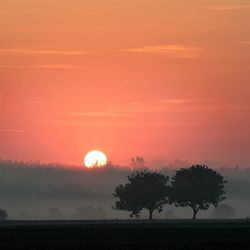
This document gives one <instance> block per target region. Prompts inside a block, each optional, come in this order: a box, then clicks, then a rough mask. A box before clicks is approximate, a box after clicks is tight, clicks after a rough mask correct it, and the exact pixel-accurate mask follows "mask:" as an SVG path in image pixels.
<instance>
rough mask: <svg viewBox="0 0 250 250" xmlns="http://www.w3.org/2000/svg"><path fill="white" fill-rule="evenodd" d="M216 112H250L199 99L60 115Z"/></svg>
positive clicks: (114, 107) (135, 104) (134, 103)
mask: <svg viewBox="0 0 250 250" xmlns="http://www.w3.org/2000/svg"><path fill="white" fill-rule="evenodd" d="M190 111H198V112H199V111H201V112H210V111H211V112H218V111H250V106H249V105H243V104H242V105H241V104H232V103H222V102H220V101H218V100H216V99H212V98H201V99H195V98H194V99H192V98H190V99H159V100H153V101H145V102H131V103H125V104H122V105H117V106H113V107H107V108H105V109H104V110H102V111H96V112H94V111H93V112H71V113H67V114H65V113H64V114H61V115H69V116H75V117H81V116H83V117H119V116H133V115H136V116H137V115H143V114H150V113H151V114H153V113H154V114H157V113H158V114H160V113H165V112H190Z"/></svg>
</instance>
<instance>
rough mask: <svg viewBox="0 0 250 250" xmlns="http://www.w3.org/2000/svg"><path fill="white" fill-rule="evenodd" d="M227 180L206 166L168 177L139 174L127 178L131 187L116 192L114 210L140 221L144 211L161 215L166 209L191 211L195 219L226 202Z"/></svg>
mask: <svg viewBox="0 0 250 250" xmlns="http://www.w3.org/2000/svg"><path fill="white" fill-rule="evenodd" d="M226 183H227V181H226V180H225V179H224V177H223V176H222V175H221V174H220V173H218V172H216V171H215V170H213V169H210V168H208V166H206V165H193V166H191V167H190V168H182V169H180V170H178V171H176V172H175V176H174V177H173V178H172V179H171V181H170V178H169V176H166V175H164V174H161V173H158V172H152V171H149V170H143V171H136V172H134V173H132V174H131V175H129V176H128V183H126V184H121V185H119V186H117V187H116V188H115V191H114V193H113V196H114V197H115V198H116V199H117V200H116V202H115V205H114V209H118V210H124V211H128V212H129V214H130V217H139V216H140V214H141V212H142V210H143V209H146V210H148V212H149V219H150V220H152V218H153V212H154V211H156V210H157V211H158V212H162V210H163V207H164V205H166V204H170V205H171V204H174V205H175V206H176V207H190V208H191V209H192V211H193V217H192V218H193V219H196V217H197V214H198V212H199V211H200V210H208V208H209V206H210V205H214V206H215V207H217V206H218V204H219V203H220V202H222V201H223V200H225V196H224V194H225V190H224V185H225V184H226Z"/></svg>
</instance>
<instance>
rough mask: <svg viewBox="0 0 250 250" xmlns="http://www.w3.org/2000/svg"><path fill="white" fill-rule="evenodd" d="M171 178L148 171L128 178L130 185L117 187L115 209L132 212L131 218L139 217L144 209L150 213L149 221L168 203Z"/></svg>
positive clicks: (138, 172)
mask: <svg viewBox="0 0 250 250" xmlns="http://www.w3.org/2000/svg"><path fill="white" fill-rule="evenodd" d="M168 180H169V177H168V176H165V175H162V174H160V173H157V172H150V171H147V170H144V171H137V172H134V173H132V174H131V175H130V176H128V181H129V182H128V183H127V184H125V185H119V186H118V187H116V189H115V192H114V194H113V195H114V197H115V198H118V199H119V200H118V201H116V203H115V206H114V208H115V209H119V210H125V211H129V212H130V217H134V216H135V217H139V215H140V213H141V211H142V210H143V209H147V210H148V211H149V219H150V220H151V219H152V217H153V212H154V210H158V211H159V212H161V211H162V208H163V205H164V204H165V203H167V193H168V186H167V183H168Z"/></svg>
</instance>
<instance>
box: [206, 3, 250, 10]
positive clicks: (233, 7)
mask: <svg viewBox="0 0 250 250" xmlns="http://www.w3.org/2000/svg"><path fill="white" fill-rule="evenodd" d="M205 8H206V9H209V10H218V11H220V10H222V11H223V10H225V11H227V10H244V9H249V8H250V5H249V4H246V5H224V6H219V5H218V6H206V7H205Z"/></svg>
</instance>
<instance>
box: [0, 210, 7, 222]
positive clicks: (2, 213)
mask: <svg viewBox="0 0 250 250" xmlns="http://www.w3.org/2000/svg"><path fill="white" fill-rule="evenodd" d="M7 218H8V213H7V211H6V210H4V209H0V220H6V219H7Z"/></svg>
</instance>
